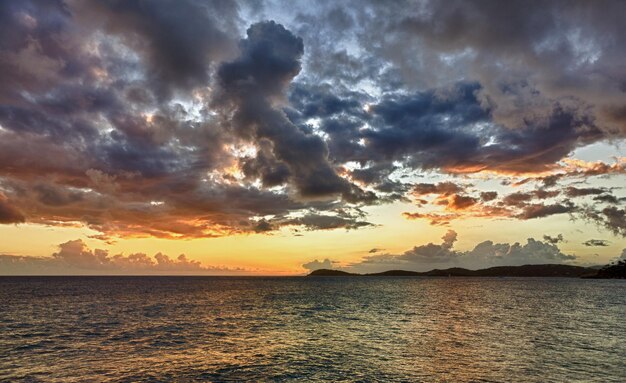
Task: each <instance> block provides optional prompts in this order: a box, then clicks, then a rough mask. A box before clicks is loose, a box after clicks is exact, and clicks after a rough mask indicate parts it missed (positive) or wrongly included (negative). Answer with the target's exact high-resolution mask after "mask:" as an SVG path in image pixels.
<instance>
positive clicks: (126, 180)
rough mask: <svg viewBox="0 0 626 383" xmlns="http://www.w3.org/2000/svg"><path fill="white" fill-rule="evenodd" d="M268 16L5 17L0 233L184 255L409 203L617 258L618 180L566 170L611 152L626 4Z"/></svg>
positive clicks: (599, 171)
mask: <svg viewBox="0 0 626 383" xmlns="http://www.w3.org/2000/svg"><path fill="white" fill-rule="evenodd" d="M290 4H292V3H291V2H290ZM282 8H284V7H282V6H281V4H278V3H274V2H264V1H260V2H235V1H233V2H204V1H196V0H184V1H180V0H178V1H173V0H165V1H158V2H149V1H141V0H126V1H117V0H108V1H97V2H95V1H93V2H92V1H76V0H66V1H63V0H51V1H46V2H40V1H32V0H24V1H14V2H2V4H0V20H1V21H2V22H1V23H0V83H2V86H1V87H0V224H23V223H34V224H43V225H51V226H83V227H88V228H90V229H92V230H94V231H96V232H98V233H99V234H98V235H96V236H95V237H96V238H101V239H103V240H105V241H110V240H115V239H116V238H129V237H157V238H186V239H193V238H208V237H220V236H228V235H234V234H240V233H273V232H276V231H278V230H280V229H281V228H290V229H291V230H293V231H294V232H299V231H301V230H333V229H346V230H355V229H360V228H374V227H376V226H377V223H376V222H371V220H370V218H369V216H368V212H367V208H368V207H370V206H374V205H383V204H390V203H403V204H405V205H406V212H405V213H404V214H403V216H402V217H398V219H408V220H427V222H429V223H431V224H432V225H441V226H449V225H451V224H453V223H454V222H455V221H456V220H459V219H466V218H484V219H507V220H534V219H542V218H545V217H549V216H555V215H562V216H564V217H567V218H571V219H575V220H579V221H580V222H590V223H593V224H595V225H597V227H600V228H602V229H603V230H604V231H606V232H607V233H610V234H611V235H613V236H615V237H616V238H618V239H621V238H624V237H626V209H625V208H624V203H625V201H626V195H625V194H624V190H623V189H621V188H620V187H616V186H612V184H610V183H608V184H607V180H614V179H623V178H624V174H625V173H626V158H624V157H615V158H613V159H612V160H603V161H585V160H582V159H579V158H574V157H572V153H573V152H574V151H576V150H579V149H581V148H586V147H593V146H594V145H598V144H607V145H614V146H616V147H621V145H623V142H624V139H626V67H625V66H624V62H626V37H625V36H626V25H625V24H624V23H623V20H622V19H623V17H622V16H623V15H624V14H626V3H625V2H623V1H605V2H603V3H602V5H601V6H599V5H598V4H596V3H594V2H589V1H549V2H544V3H541V4H540V3H528V2H525V1H507V2H501V1H448V2H437V1H397V2H376V1H344V2H340V3H336V2H319V3H318V4H314V5H312V4H310V2H304V1H302V2H295V3H293V4H292V5H290V7H289V9H290V11H288V12H287V11H284V10H281V9H282ZM487 178H489V179H492V180H496V181H497V182H498V184H499V185H498V187H497V188H494V187H493V184H489V185H487V184H486V183H485V182H484V181H485V180H486V179H487ZM496 189H497V190H496ZM600 241H603V240H600ZM604 241H605V240H604ZM541 243H544V242H541ZM545 243H547V244H548V246H553V245H554V244H551V243H549V241H548V242H545ZM601 243H602V242H589V244H588V245H587V246H603V245H602V244H601ZM444 244H445V242H444ZM434 246H443V245H434ZM485 246H486V245H485ZM491 246H496V245H495V244H492V245H491ZM520 246H521V245H520ZM525 246H531V247H532V246H534V245H532V244H531V243H530V242H529V243H528V244H527V245H524V246H521V248H522V250H520V251H521V252H522V253H523V252H524V251H525V250H523V249H524V248H525ZM481 249H482V250H485V251H488V252H490V251H491V252H495V251H500V250H501V249H500V250H494V249H491V248H490V249H483V248H481ZM441 251H443V250H441ZM448 251H449V252H450V254H452V252H451V250H449V249H448ZM419 254H422V253H419ZM429 254H430V253H429ZM442 254H443V253H442ZM420 256H421V255H420ZM376 257H379V255H373V256H372V257H371V258H367V259H365V260H364V262H365V263H367V262H374V261H376V262H378V261H380V259H381V258H380V257H379V258H376ZM393 257H395V258H394V259H395V260H398V259H403V260H408V259H413V258H414V257H418V253H411V251H408V252H407V253H405V254H404V255H397V256H393ZM429 259H430V258H429Z"/></svg>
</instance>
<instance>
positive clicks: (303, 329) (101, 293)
mask: <svg viewBox="0 0 626 383" xmlns="http://www.w3.org/2000/svg"><path fill="white" fill-rule="evenodd" d="M0 381H3V382H5V381H6V382H137V381H146V382H165V381H173V382H223V381H363V382H368V381H372V382H374V381H380V382H394V381H397V382H405V381H406V382H420V381H423V382H573V381H580V382H626V281H609V280H580V279H531V278H525V279H522V278H520V279H516V278H493V279H491V278H374V277H372V278H324V277H319V278H219V277H207V278H202V277H198V278H196V277H181V278H175V277H73V278H45V277H37V278H34V277H33V278H0Z"/></svg>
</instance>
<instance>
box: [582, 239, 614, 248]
mask: <svg viewBox="0 0 626 383" xmlns="http://www.w3.org/2000/svg"><path fill="white" fill-rule="evenodd" d="M609 243H610V242H609V241H607V240H605V239H589V240H587V241H585V242H583V245H585V246H589V247H597V246H602V247H604V246H608V245H609Z"/></svg>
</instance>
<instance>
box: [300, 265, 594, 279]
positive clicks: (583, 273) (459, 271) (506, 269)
mask: <svg viewBox="0 0 626 383" xmlns="http://www.w3.org/2000/svg"><path fill="white" fill-rule="evenodd" d="M604 269H606V267H605V268H604ZM604 269H601V270H604ZM601 270H600V271H598V270H597V269H593V268H589V267H582V266H571V265H553V264H547V265H524V266H497V267H490V268H487V269H480V270H468V269H463V268H460V267H453V268H449V269H443V270H440V269H434V270H430V271H426V272H418V271H407V270H389V271H383V272H380V273H370V274H355V273H348V272H345V271H340V270H329V269H319V270H315V271H313V272H311V273H310V274H309V275H308V276H311V277H346V276H347V277H350V276H352V277H355V276H364V277H368V276H370V277H416V276H421V277H448V276H449V277H572V278H575V277H596V275H597V274H599V273H600V272H601ZM597 277H602V276H599V275H598V276H597Z"/></svg>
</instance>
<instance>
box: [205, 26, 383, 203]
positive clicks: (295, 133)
mask: <svg viewBox="0 0 626 383" xmlns="http://www.w3.org/2000/svg"><path fill="white" fill-rule="evenodd" d="M240 48H241V54H240V57H239V58H238V59H236V60H235V61H232V62H228V63H225V64H223V65H222V66H221V67H220V68H219V70H218V78H219V83H220V86H221V91H220V93H219V96H218V99H216V102H217V103H218V105H224V107H225V108H227V109H229V110H230V111H231V114H230V115H228V116H227V117H228V119H229V121H231V122H230V123H231V124H233V125H234V126H233V128H234V131H235V133H236V134H238V135H240V136H241V137H243V138H254V139H257V140H260V139H266V140H269V141H271V142H272V144H273V154H274V156H275V157H276V158H277V159H278V160H280V161H282V162H284V163H285V164H286V165H287V166H288V167H289V170H290V171H291V173H292V175H291V177H290V179H291V180H292V181H293V183H294V184H295V186H296V188H297V190H298V192H299V193H300V194H301V195H302V196H303V197H326V196H332V195H338V194H339V195H341V196H342V197H343V198H344V199H345V200H347V201H351V202H356V201H360V200H372V199H374V198H375V196H374V195H373V194H371V193H366V192H363V191H362V190H361V189H359V188H358V187H356V186H355V185H352V184H350V183H349V182H348V181H347V180H345V179H344V178H341V177H339V176H338V175H337V173H336V172H335V170H334V169H333V167H332V166H331V164H330V163H329V162H328V148H327V147H326V145H325V143H324V141H323V140H321V139H320V138H319V137H318V136H316V135H313V134H307V133H306V132H304V131H302V130H300V129H298V127H296V126H295V125H294V124H293V123H291V121H290V120H289V119H288V118H287V116H286V115H285V114H284V112H283V111H282V110H280V109H279V108H278V106H279V104H280V103H281V101H282V100H283V99H284V98H285V97H286V87H287V85H288V84H289V82H290V81H291V80H292V79H293V77H295V76H296V75H297V74H298V73H299V72H300V69H301V67H300V58H301V56H302V54H303V52H304V46H303V43H302V40H301V39H300V38H298V37H296V36H294V35H293V34H292V33H291V32H289V31H287V30H286V29H285V28H284V27H283V26H281V25H279V24H276V23H274V22H264V23H258V24H255V25H253V26H251V27H250V28H249V29H248V31H247V38H246V39H244V40H242V41H241V44H240Z"/></svg>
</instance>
